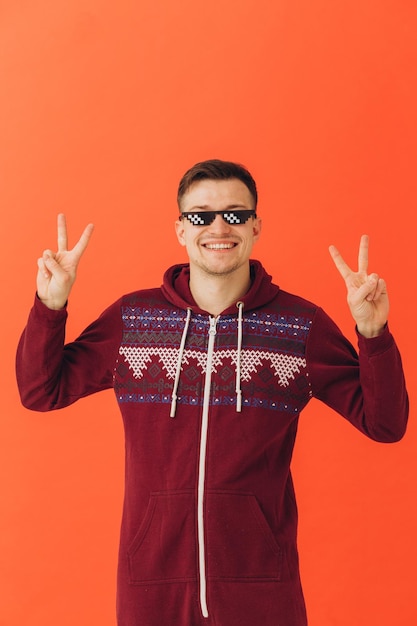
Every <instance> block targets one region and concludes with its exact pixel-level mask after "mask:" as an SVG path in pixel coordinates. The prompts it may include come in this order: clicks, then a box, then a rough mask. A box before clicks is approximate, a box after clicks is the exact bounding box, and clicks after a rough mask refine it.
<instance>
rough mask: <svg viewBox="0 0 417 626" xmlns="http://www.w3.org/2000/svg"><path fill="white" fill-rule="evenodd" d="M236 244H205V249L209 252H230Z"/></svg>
mask: <svg viewBox="0 0 417 626" xmlns="http://www.w3.org/2000/svg"><path fill="white" fill-rule="evenodd" d="M235 245H236V244H235V243H204V244H203V246H204V248H208V249H209V250H230V249H231V248H234V247H235Z"/></svg>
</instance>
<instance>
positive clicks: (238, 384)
mask: <svg viewBox="0 0 417 626" xmlns="http://www.w3.org/2000/svg"><path fill="white" fill-rule="evenodd" d="M236 306H237V308H238V319H237V354H236V412H237V413H241V411H242V389H241V355H242V336H243V306H244V305H243V302H238V303H237V304H236ZM190 319H191V308H188V309H187V317H186V319H185V325H184V330H183V331H182V337H181V343H180V347H179V351H178V360H177V369H176V372H175V380H174V386H173V389H172V396H171V411H170V417H175V412H176V408H177V398H178V396H177V391H178V385H179V382H180V375H181V365H182V357H183V355H184V349H185V342H186V339H187V333H188V326H189V324H190Z"/></svg>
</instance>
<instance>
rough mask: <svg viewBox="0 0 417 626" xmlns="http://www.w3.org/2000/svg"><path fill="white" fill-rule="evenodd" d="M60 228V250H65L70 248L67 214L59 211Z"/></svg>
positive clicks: (58, 224)
mask: <svg viewBox="0 0 417 626" xmlns="http://www.w3.org/2000/svg"><path fill="white" fill-rule="evenodd" d="M57 229H58V252H65V251H66V250H68V236H67V222H66V219H65V215H64V214H63V213H59V215H58V218H57Z"/></svg>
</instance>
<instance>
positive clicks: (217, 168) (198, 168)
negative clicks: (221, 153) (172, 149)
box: [177, 159, 258, 212]
mask: <svg viewBox="0 0 417 626" xmlns="http://www.w3.org/2000/svg"><path fill="white" fill-rule="evenodd" d="M232 179H237V180H240V181H241V182H242V183H243V184H244V185H246V187H247V188H248V190H249V192H250V195H251V197H252V199H253V206H252V207H251V208H252V209H255V210H256V205H257V203H258V192H257V189H256V183H255V181H254V179H253V178H252V175H251V174H250V172H249V171H248V170H247V169H246V168H245V167H244V166H243V165H240V164H239V163H233V162H231V161H221V160H220V159H210V160H208V161H202V162H201V163H196V164H195V165H193V167H191V168H190V169H189V170H188V171H187V172H186V173H185V174H184V176H183V177H182V178H181V180H180V183H179V186H178V196H177V201H178V207H179V209H180V212H181V211H182V210H183V207H182V199H183V197H184V196H185V194H186V193H188V191H190V189H191V188H192V186H193V185H194V184H196V183H199V182H201V181H202V180H232Z"/></svg>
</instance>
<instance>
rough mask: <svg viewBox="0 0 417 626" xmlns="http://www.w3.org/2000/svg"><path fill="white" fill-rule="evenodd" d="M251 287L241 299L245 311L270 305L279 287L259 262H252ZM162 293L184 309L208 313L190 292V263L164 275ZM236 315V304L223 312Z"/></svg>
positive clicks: (174, 268) (179, 265)
mask: <svg viewBox="0 0 417 626" xmlns="http://www.w3.org/2000/svg"><path fill="white" fill-rule="evenodd" d="M250 273H251V279H252V282H251V286H250V288H249V291H248V292H247V293H246V294H245V295H244V296H243V297H242V298H240V301H241V302H243V305H244V309H245V311H250V310H253V309H257V308H259V307H261V306H264V305H266V304H268V302H270V301H271V300H273V299H274V298H275V296H276V295H277V293H278V291H279V287H278V286H277V285H274V283H273V282H272V277H271V276H270V275H269V274H268V273H267V272H266V271H265V269H264V267H263V266H262V264H261V263H260V262H259V261H256V260H251V261H250ZM162 293H163V294H164V296H165V298H166V299H167V300H168V301H169V302H171V303H172V304H174V305H175V306H177V307H180V308H182V309H187V308H191V309H192V311H193V312H194V313H207V311H202V310H201V309H200V308H199V307H198V305H197V304H196V302H195V300H194V298H193V296H192V294H191V291H190V266H189V264H188V263H183V264H178V265H173V266H172V267H170V268H169V269H168V270H167V271H166V272H165V274H164V280H163V284H162ZM225 314H233V315H235V314H236V304H233V305H232V306H230V307H228V308H227V309H225V310H224V311H223V312H222V315H225Z"/></svg>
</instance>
